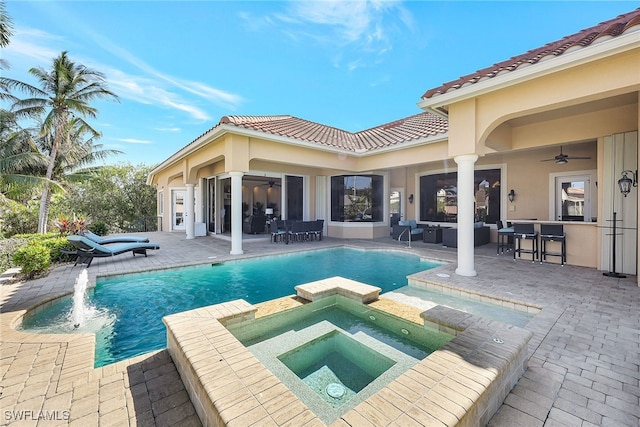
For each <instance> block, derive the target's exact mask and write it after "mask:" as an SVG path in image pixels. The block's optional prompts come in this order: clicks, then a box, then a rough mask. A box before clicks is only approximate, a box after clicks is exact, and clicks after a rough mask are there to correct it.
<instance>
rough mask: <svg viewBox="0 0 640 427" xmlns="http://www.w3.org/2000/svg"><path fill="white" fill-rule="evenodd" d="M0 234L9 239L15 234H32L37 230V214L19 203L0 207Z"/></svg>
mask: <svg viewBox="0 0 640 427" xmlns="http://www.w3.org/2000/svg"><path fill="white" fill-rule="evenodd" d="M0 210H1V211H2V215H0V217H1V220H0V234H2V235H4V236H5V237H11V236H13V235H15V234H21V233H34V232H35V231H36V230H37V229H38V212H37V211H33V210H30V209H29V208H28V207H26V206H23V205H21V204H19V203H6V204H3V205H2V206H1V209H0Z"/></svg>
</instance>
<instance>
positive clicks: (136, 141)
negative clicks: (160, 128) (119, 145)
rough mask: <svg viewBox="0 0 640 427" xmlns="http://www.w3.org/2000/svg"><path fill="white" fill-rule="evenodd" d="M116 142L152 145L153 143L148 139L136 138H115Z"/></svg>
mask: <svg viewBox="0 0 640 427" xmlns="http://www.w3.org/2000/svg"><path fill="white" fill-rule="evenodd" d="M114 139H115V140H116V141H120V142H126V143H127V144H152V142H151V141H149V140H146V139H135V138H114Z"/></svg>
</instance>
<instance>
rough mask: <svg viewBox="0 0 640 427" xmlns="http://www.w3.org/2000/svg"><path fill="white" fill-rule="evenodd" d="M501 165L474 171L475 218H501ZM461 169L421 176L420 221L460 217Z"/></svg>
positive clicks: (447, 220)
mask: <svg viewBox="0 0 640 427" xmlns="http://www.w3.org/2000/svg"><path fill="white" fill-rule="evenodd" d="M500 180H501V171H500V169H488V170H477V171H475V172H474V191H473V192H474V196H475V220H476V221H484V222H485V223H487V224H495V222H496V221H497V220H499V219H500ZM457 186H458V173H457V172H452V173H441V174H435V175H424V176H421V177H420V221H433V222H457V221H458V187H457Z"/></svg>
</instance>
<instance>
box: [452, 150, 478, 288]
mask: <svg viewBox="0 0 640 427" xmlns="http://www.w3.org/2000/svg"><path fill="white" fill-rule="evenodd" d="M453 160H454V161H455V162H456V163H457V164H458V268H456V274H458V275H460V276H475V275H476V274H477V273H476V270H475V266H474V249H473V221H474V198H473V190H474V188H473V170H474V164H475V163H476V160H478V156H477V155H475V154H465V155H463V156H456V157H454V158H453Z"/></svg>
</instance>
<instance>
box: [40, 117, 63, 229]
mask: <svg viewBox="0 0 640 427" xmlns="http://www.w3.org/2000/svg"><path fill="white" fill-rule="evenodd" d="M58 135H61V134H60V133H58V129H56V135H55V136H54V137H53V138H54V141H53V144H52V146H51V153H49V164H48V165H47V173H46V175H45V178H46V182H45V183H44V186H43V187H42V197H40V212H39V214H38V233H46V232H47V222H48V220H49V205H50V204H51V189H50V181H51V178H52V177H53V168H54V166H55V164H56V157H57V156H58V147H59V145H60V144H59V142H58V141H57V140H58V138H59V137H58Z"/></svg>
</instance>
